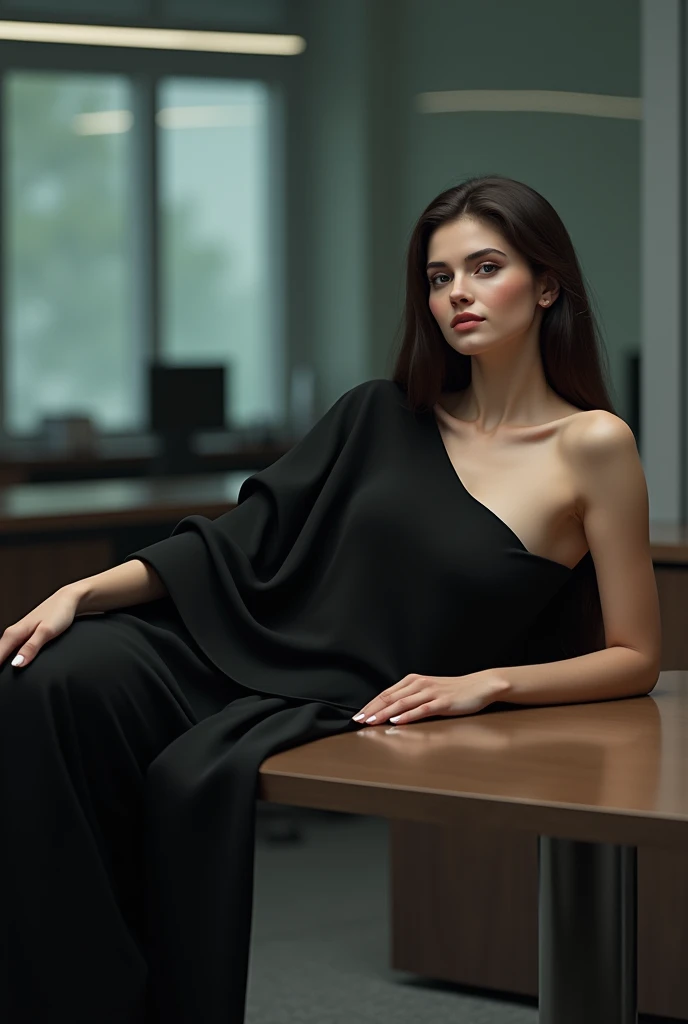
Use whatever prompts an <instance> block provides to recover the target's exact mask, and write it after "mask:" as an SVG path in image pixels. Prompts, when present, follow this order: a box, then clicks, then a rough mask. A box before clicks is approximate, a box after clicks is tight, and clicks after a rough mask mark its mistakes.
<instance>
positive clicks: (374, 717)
mask: <svg viewBox="0 0 688 1024" xmlns="http://www.w3.org/2000/svg"><path fill="white" fill-rule="evenodd" d="M376 719H377V715H371V716H370V718H366V725H367V724H368V722H374V721H375V720H376Z"/></svg>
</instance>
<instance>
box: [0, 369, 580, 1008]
mask: <svg viewBox="0 0 688 1024" xmlns="http://www.w3.org/2000/svg"><path fill="white" fill-rule="evenodd" d="M129 557H130V558H140V559H143V560H144V561H146V562H147V563H149V564H150V565H151V566H153V568H154V569H155V570H156V571H157V573H158V574H159V576H160V577H161V579H162V581H163V583H164V584H165V587H166V589H167V595H168V596H167V597H166V598H164V599H163V600H162V601H160V602H154V603H153V604H154V605H155V608H153V607H152V606H145V605H143V606H139V607H138V608H133V609H127V610H122V611H117V612H111V613H107V614H106V615H104V616H100V617H93V618H90V619H89V618H82V619H77V621H76V622H75V623H74V626H73V627H71V629H70V630H68V631H67V633H65V634H63V635H62V636H61V637H58V638H57V639H56V640H55V641H54V642H53V644H49V645H47V647H46V648H45V649H44V650H43V651H42V652H41V653H40V654H39V656H38V658H37V659H36V660H35V662H33V663H32V664H31V665H29V666H27V668H26V670H25V671H24V674H23V675H22V676H21V677H20V670H15V669H11V668H10V667H9V666H8V665H5V666H3V667H2V669H1V670H0V757H2V760H1V761H0V769H1V773H0V814H2V816H3V819H4V821H5V822H6V826H7V828H8V829H9V830H11V831H12V836H13V838H12V841H11V842H10V843H7V844H4V848H3V847H2V846H0V868H1V870H0V884H1V885H2V891H0V902H2V904H3V906H4V918H3V920H4V925H5V927H4V929H3V932H2V935H0V956H2V957H3V961H2V965H3V968H4V969H3V973H2V976H0V1013H3V1012H4V1016H3V1017H2V1019H3V1020H6V1021H8V1024H28V1022H29V1021H30V1022H31V1024H49V1022H50V1024H52V1022H54V1021H57V1020H60V1021H61V1020H69V1021H70V1022H71V1024H87V1022H88V1024H95V1022H97V1021H102V1022H106V1021H107V1022H108V1024H115V1022H117V1024H134V1022H135V1024H142V1022H143V1021H145V1022H146V1024H153V1022H155V1024H197V1022H200V1021H202V1022H203V1024H241V1022H242V1021H243V1020H244V1011H245V999H246V985H247V977H248V968H249V949H250V930H251V906H252V905H251V900H252V883H253V853H254V846H253V843H254V826H255V801H256V795H257V782H258V770H259V768H260V764H261V763H262V761H263V760H265V759H266V758H267V757H268V756H270V755H271V754H273V753H277V752H278V751H280V750H284V749H287V748H290V747H293V746H296V745H299V744H302V743H305V742H309V741H310V740H314V739H318V738H321V737H324V736H328V735H333V734H336V733H339V732H343V731H345V730H347V729H357V728H360V726H358V725H357V724H356V723H353V722H352V721H351V716H352V715H353V714H355V713H356V712H357V711H359V710H360V708H361V707H362V706H363V705H364V704H365V703H366V702H367V701H369V700H370V699H371V698H373V697H374V696H375V695H377V694H378V693H380V692H381V691H382V690H383V689H385V688H386V687H388V686H390V685H393V684H394V683H396V682H398V681H399V680H400V679H402V678H403V677H404V676H405V675H407V674H408V673H411V672H418V673H422V674H429V675H461V674H465V673H468V672H472V671H477V670H479V669H482V668H488V667H497V666H499V665H507V664H510V663H512V661H511V658H513V657H514V656H515V654H516V652H517V651H519V650H521V649H522V645H523V638H524V637H525V636H528V635H529V633H530V631H531V630H532V629H533V626H534V624H535V623H536V622H537V621H538V618H539V616H541V615H542V614H543V612H544V611H545V610H546V609H547V607H548V606H549V605H550V604H551V602H552V601H553V599H555V597H556V595H557V594H558V593H560V592H563V591H562V588H565V584H566V583H567V582H568V581H570V580H572V579H573V578H574V575H575V573H576V571H577V570H570V569H568V568H567V567H566V566H563V565H560V564H559V563H557V562H554V561H552V560H550V559H547V558H543V557H541V556H538V555H535V554H532V553H531V552H529V551H527V550H526V549H525V547H524V545H523V544H522V543H521V541H520V540H519V539H518V537H517V536H516V535H515V534H514V533H513V531H512V530H511V529H510V528H509V527H508V526H507V525H506V524H505V523H504V522H502V520H500V519H499V518H498V517H497V516H496V515H495V514H494V513H492V512H491V511H490V510H489V509H487V508H486V507H485V506H484V505H482V504H481V503H480V502H478V501H477V500H476V499H474V498H472V496H471V495H470V494H469V493H468V492H467V491H466V490H465V488H464V487H463V485H462V483H461V481H460V479H459V478H458V476H457V474H456V472H455V470H454V468H453V466H452V464H451V462H450V460H449V456H448V454H447V452H446V450H445V448H444V443H443V441H442V437H441V435H440V432H439V427H438V424H437V422H436V420H435V417H434V413H432V412H427V413H417V412H413V411H412V410H410V409H409V408H408V406H407V403H406V400H405V396H404V394H403V392H402V390H401V389H400V388H399V387H398V386H397V385H396V384H394V383H393V382H391V381H388V380H383V379H379V380H372V381H367V382H365V383H364V384H360V385H358V386H357V387H354V388H352V389H351V390H350V391H348V392H347V393H346V394H344V395H342V397H341V398H340V399H339V400H338V401H337V402H335V403H334V405H333V406H332V407H331V408H330V409H329V411H328V412H327V413H326V414H325V415H324V416H323V417H322V418H321V419H320V420H319V421H318V423H316V424H315V426H314V427H313V428H312V430H310V431H309V433H308V434H307V435H306V436H305V437H304V438H303V439H302V440H301V441H300V442H299V443H298V444H296V445H295V446H294V447H293V448H292V449H291V451H289V452H288V453H287V454H286V455H284V456H283V457H282V458H281V459H279V460H278V461H277V462H276V463H274V464H273V465H271V466H269V467H268V468H267V469H264V470H262V471H261V472H259V473H256V474H254V475H253V476H251V477H249V478H248V479H247V480H246V481H245V482H244V484H243V486H242V487H241V490H240V493H239V496H238V504H237V506H236V508H234V509H232V510H230V511H229V512H227V513H226V514H224V515H221V516H219V517H218V518H217V519H214V520H212V521H211V520H209V519H207V518H205V517H203V516H199V515H192V516H188V517H187V518H185V519H183V520H182V521H181V522H180V523H179V524H178V525H177V526H176V527H175V529H174V531H173V533H172V535H171V536H170V537H168V538H166V539H165V540H162V541H160V542H158V543H156V544H152V545H150V546H148V547H146V548H144V549H142V550H140V551H136V552H133V553H132V554H131V555H130V556H129ZM579 565H580V563H579ZM77 641H78V642H77ZM51 648H52V649H51ZM510 656H511V658H510ZM189 694H192V696H189ZM410 727H412V726H409V728H410ZM27 736H28V737H30V738H31V742H29V743H28V744H27V743H26V742H24V739H25V738H26V737H27ZM134 765H135V769H134V768H133V766H134ZM123 835H126V836H127V837H128V838H127V844H126V851H127V852H126V854H125V853H124V852H122V849H123V840H122V839H121V836H123ZM94 836H95V840H96V841H95V842H94V838H93V837H94ZM56 844H59V856H57V857H56V858H55V860H54V862H53V860H52V859H51V853H53V852H54V849H55V846H56ZM114 850H117V851H119V852H120V854H121V855H118V856H115V855H114V854H113V851H114ZM3 857H4V859H3ZM72 864H73V865H74V867H73V868H71V867H70V865H72ZM285 884H288V879H285ZM70 907H73V908H76V909H75V911H74V920H73V921H71V922H70V927H69V928H67V929H66V930H65V928H64V926H63V924H62V922H63V921H64V918H65V916H66V915H67V914H68V911H69V908H70ZM61 932H62V933H63V938H62V941H61V942H60V939H59V936H60V934H61ZM19 949H21V951H22V952H21V953H19V952H18V950H19ZM49 951H52V953H51V955H52V957H53V959H52V960H51V963H50V967H49V968H48V964H47V958H48V956H49ZM29 964H31V966H32V970H33V971H34V972H35V974H36V976H37V977H38V978H39V981H38V982H37V983H35V984H34V986H33V988H31V986H30V985H29V974H28V965H29ZM75 964H79V967H76V966H75ZM82 965H83V967H82ZM82 971H83V980H82V981H81V983H80V984H81V987H79V981H78V979H79V977H81V972H82ZM42 972H43V973H42ZM307 998H308V993H307V992H304V1000H307Z"/></svg>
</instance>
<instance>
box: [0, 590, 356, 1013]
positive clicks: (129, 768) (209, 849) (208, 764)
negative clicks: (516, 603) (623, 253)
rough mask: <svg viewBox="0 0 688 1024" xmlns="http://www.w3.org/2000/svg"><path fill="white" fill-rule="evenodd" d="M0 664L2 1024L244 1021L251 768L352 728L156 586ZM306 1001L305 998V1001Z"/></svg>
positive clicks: (347, 719)
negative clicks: (238, 658)
mask: <svg viewBox="0 0 688 1024" xmlns="http://www.w3.org/2000/svg"><path fill="white" fill-rule="evenodd" d="M11 657H12V656H10V658H8V659H7V660H6V662H5V663H3V665H2V667H0V822H1V823H2V836H1V838H0V1020H2V1021H3V1022H4V1024H57V1022H60V1024H62V1022H69V1024H199V1022H201V1021H202V1022H203V1024H242V1022H243V1020H244V1011H245V1000H246V985H247V978H248V967H249V948H250V931H251V911H252V899H253V865H254V852H255V851H254V844H255V804H256V796H257V780H258V769H259V767H260V764H261V762H262V761H263V760H264V759H265V758H266V757H268V756H269V755H271V754H273V753H277V752H278V751H280V750H284V749H287V748H290V747H293V746H297V745H298V744H300V743H305V742H309V741H311V740H314V739H318V738H320V737H322V736H326V735H331V734H334V733H338V732H343V731H345V730H347V729H353V728H358V726H357V725H356V723H352V722H351V716H350V713H349V712H346V711H343V710H340V709H337V708H333V707H330V706H329V705H326V704H319V703H317V702H313V701H304V700H300V699H297V698H294V699H287V698H285V697H279V696H273V695H269V694H261V693H258V692H256V691H253V690H249V689H246V688H244V687H243V686H242V685H241V684H239V683H237V682H236V681H234V680H232V679H229V678H228V677H227V676H226V675H224V674H222V673H221V672H219V671H218V670H217V669H216V668H215V667H214V666H213V665H212V664H211V663H210V662H209V660H208V659H207V658H206V657H205V655H204V654H203V652H202V651H201V650H200V649H199V648H198V646H197V645H196V643H195V641H194V640H193V638H192V637H191V636H190V634H189V633H188V631H187V630H186V628H185V627H184V625H183V623H182V621H181V619H180V618H179V615H178V614H177V612H176V610H175V608H174V605H173V604H172V602H171V601H170V600H169V598H163V599H162V600H160V601H154V602H150V603H147V604H143V605H136V606H133V607H130V608H127V609H122V610H118V611H113V612H108V613H106V614H104V615H94V616H85V617H80V618H77V619H76V620H75V622H74V623H73V625H72V626H71V627H70V628H69V629H68V630H67V631H66V632H65V633H63V634H61V635H60V636H59V637H56V638H55V639H54V640H52V641H50V642H49V643H48V644H46V646H45V647H44V648H43V649H42V650H41V651H39V653H38V655H37V657H36V659H35V660H34V661H33V662H31V663H30V664H29V665H27V666H26V667H25V668H23V669H21V668H13V667H12V666H11V665H10V660H11ZM305 995H306V993H304V996H305Z"/></svg>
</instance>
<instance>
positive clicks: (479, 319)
mask: <svg viewBox="0 0 688 1024" xmlns="http://www.w3.org/2000/svg"><path fill="white" fill-rule="evenodd" d="M484 319H485V317H484V316H474V315H473V314H471V315H470V316H468V318H464V319H463V320H457V319H454V320H453V321H452V324H451V326H452V327H456V325H457V324H466V323H469V322H470V321H471V320H473V321H475V323H479V324H481V323H482V322H483V320H484Z"/></svg>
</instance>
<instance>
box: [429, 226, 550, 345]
mask: <svg viewBox="0 0 688 1024" xmlns="http://www.w3.org/2000/svg"><path fill="white" fill-rule="evenodd" d="M483 249H495V250H498V251H496V252H489V253H482V254H481V255H480V256H472V254H473V253H476V252H478V251H480V250H483ZM469 257H471V258H469ZM427 262H428V263H429V264H435V265H434V266H428V268H427V276H428V281H429V284H430V292H429V297H428V303H429V306H430V311H431V313H432V315H433V316H434V318H435V320H436V321H437V323H438V325H439V328H440V330H441V331H442V334H443V336H444V338H445V339H446V341H447V342H448V343H449V344H450V345H451V346H452V348H454V349H456V351H457V352H462V353H464V354H466V355H473V354H477V353H481V352H486V351H488V350H490V349H493V348H495V347H497V346H501V345H503V344H504V343H505V342H508V341H512V340H515V339H522V340H525V339H527V338H528V337H529V336H532V337H533V338H534V339H535V341H537V339H538V337H539V330H540V320H541V318H542V311H543V307H542V306H539V305H538V302H539V301H540V299H542V298H543V295H544V297H545V298H548V299H549V300H550V301H549V303H548V305H550V306H551V304H552V302H553V301H554V298H556V295H557V294H558V288H557V289H556V290H555V291H551V290H550V291H547V292H544V291H543V287H544V285H540V286H538V283H537V282H536V280H535V278H534V275H533V273H532V271H531V269H530V267H529V265H528V264H527V263H526V262H525V260H524V259H523V257H522V256H521V255H520V254H519V253H517V252H515V251H514V250H513V249H512V248H511V247H510V246H509V245H508V244H507V243H506V242H505V241H504V239H503V238H502V236H501V235H500V234H499V233H498V232H497V231H495V230H494V228H491V227H490V226H488V225H487V224H483V223H481V222H480V221H478V220H475V219H474V218H472V217H468V216H464V217H460V218H459V219H458V220H455V221H450V222H448V223H446V224H442V225H441V226H440V227H439V228H437V229H436V230H435V231H434V232H433V234H432V236H431V237H430V241H429V243H428V259H427ZM545 308H546V307H545ZM459 313H475V314H476V315H477V316H479V317H482V318H483V319H482V320H481V321H480V322H479V323H478V324H477V325H476V326H474V327H471V328H469V329H468V330H466V329H463V330H461V329H459V328H457V327H452V326H451V324H452V319H453V318H454V317H455V316H456V315H457V314H459Z"/></svg>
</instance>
